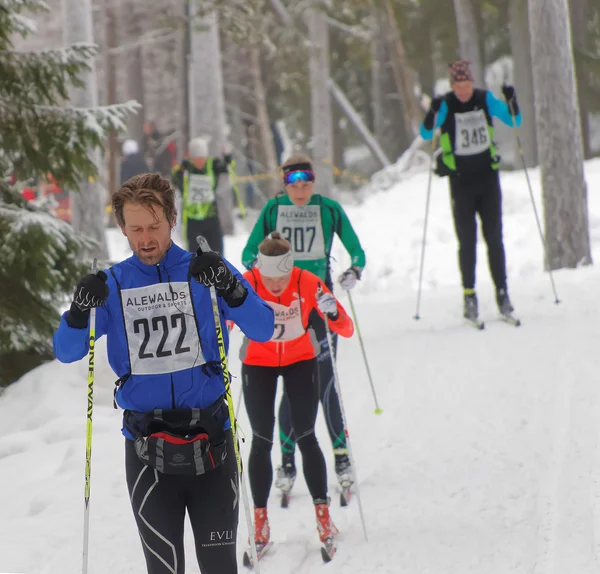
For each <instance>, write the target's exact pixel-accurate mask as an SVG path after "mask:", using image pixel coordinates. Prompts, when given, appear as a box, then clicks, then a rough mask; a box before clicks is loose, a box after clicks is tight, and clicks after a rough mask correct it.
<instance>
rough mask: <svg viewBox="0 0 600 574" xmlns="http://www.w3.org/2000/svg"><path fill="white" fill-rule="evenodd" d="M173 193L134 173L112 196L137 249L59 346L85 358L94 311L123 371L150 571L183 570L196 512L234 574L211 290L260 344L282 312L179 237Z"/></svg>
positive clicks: (203, 548)
mask: <svg viewBox="0 0 600 574" xmlns="http://www.w3.org/2000/svg"><path fill="white" fill-rule="evenodd" d="M174 196H175V190H174V189H173V187H172V186H171V184H170V183H169V181H168V180H167V179H164V178H163V177H161V176H160V175H159V174H142V175H139V176H135V177H133V178H131V179H129V180H128V181H126V182H125V183H124V184H123V185H122V186H121V188H120V189H119V190H118V191H117V192H116V193H115V194H114V195H113V199H112V207H113V213H114V214H115V217H116V220H117V223H118V224H119V226H120V227H121V231H122V232H123V234H124V235H125V236H126V237H127V239H128V241H129V245H130V246H131V249H132V250H133V252H134V254H133V256H132V257H130V258H129V259H126V260H125V261H122V262H121V263H118V264H116V265H114V266H113V267H111V268H110V269H107V270H106V271H100V272H98V274H96V275H95V274H90V275H87V276H86V277H84V278H83V279H81V281H80V282H79V284H78V285H77V287H76V288H75V292H74V296H73V302H72V305H71V308H70V310H69V311H67V312H66V313H65V314H64V315H63V317H62V320H61V322H60V325H59V327H58V330H57V331H56V333H55V335H54V350H55V353H56V356H57V358H58V359H59V360H60V361H62V362H64V363H70V362H73V361H78V360H79V359H81V358H83V357H84V356H85V355H86V354H87V352H88V336H89V315H90V309H92V308H96V313H97V314H96V336H97V337H101V336H102V335H106V336H107V347H108V359H109V362H110V365H111V367H112V369H113V370H114V372H115V373H116V375H117V376H118V377H119V380H118V381H117V383H118V390H117V391H116V393H115V399H116V404H118V405H119V406H120V407H121V408H123V409H124V416H123V434H124V435H125V437H126V440H125V470H126V477H127V485H128V488H129V495H130V498H131V505H132V508H133V512H134V517H135V520H136V522H137V526H138V529H139V534H140V538H141V542H142V547H143V550H144V554H145V557H146V565H147V569H148V574H182V573H183V572H184V549H183V534H184V519H185V513H186V510H187V513H188V515H189V518H190V522H191V525H192V529H193V532H194V538H195V543H196V555H197V558H198V564H199V566H200V571H201V572H202V573H203V574H236V573H237V571H238V570H237V565H236V537H237V524H238V501H239V493H238V476H237V464H236V458H235V455H234V448H233V440H232V433H231V429H230V421H229V416H228V407H227V404H226V401H225V395H224V392H225V388H224V382H223V372H222V369H221V363H220V360H219V358H220V355H219V348H218V344H217V337H216V329H215V323H214V318H213V313H212V305H211V298H210V292H209V287H210V286H214V287H215V288H216V292H217V294H218V304H219V311H220V314H221V317H222V320H223V321H225V320H231V321H234V322H235V323H236V324H237V325H238V326H239V327H240V328H241V329H242V331H243V332H244V333H245V334H246V336H247V337H248V338H250V339H252V340H254V341H260V342H264V341H268V340H269V339H270V338H271V337H272V335H273V331H274V315H273V310H272V309H271V307H270V306H269V305H267V304H266V303H265V302H263V301H262V300H261V299H260V298H259V297H258V296H257V295H256V293H255V292H254V290H253V289H252V287H250V285H249V284H248V282H247V281H246V280H245V279H243V277H242V276H241V275H240V273H239V272H238V271H237V270H236V269H235V268H233V267H232V266H231V265H230V264H229V263H228V262H227V261H225V260H224V259H223V258H222V257H221V255H220V254H218V253H215V252H205V253H200V254H196V255H194V254H192V253H189V252H187V251H184V250H183V249H181V248H180V247H178V246H176V245H175V244H174V243H173V242H172V241H171V232H172V229H173V227H174V225H175V219H176V215H177V213H176V210H175V203H174ZM224 337H225V345H226V346H227V345H228V339H227V331H226V330H225V332H224Z"/></svg>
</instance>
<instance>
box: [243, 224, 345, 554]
mask: <svg viewBox="0 0 600 574" xmlns="http://www.w3.org/2000/svg"><path fill="white" fill-rule="evenodd" d="M244 278H246V279H247V280H248V282H249V283H250V285H252V286H253V287H254V289H255V290H256V292H257V293H258V295H259V296H260V297H261V298H262V299H263V300H264V301H266V302H267V303H268V304H269V305H270V306H271V307H272V308H273V310H274V311H275V332H274V334H273V337H272V338H271V340H270V341H268V342H266V343H257V342H256V341H249V340H248V339H245V340H244V345H243V346H242V349H241V352H240V359H241V361H242V381H243V389H244V401H245V404H246V411H247V413H248V418H249V419H250V425H251V427H252V447H251V450H250V458H249V462H248V473H249V477H250V488H251V490H252V498H253V500H254V518H255V521H254V524H255V532H254V538H255V541H256V544H257V546H258V548H259V549H263V548H264V547H265V546H266V545H267V544H268V543H269V539H270V529H269V522H268V518H267V500H268V498H269V491H270V489H271V483H272V482H273V466H272V463H271V448H272V447H273V430H274V425H275V395H276V391H277V378H278V377H279V376H281V377H282V378H283V384H284V389H285V393H286V394H287V396H288V398H289V401H290V405H291V411H292V412H291V414H292V424H293V428H294V433H295V435H296V437H297V438H296V440H297V444H298V447H299V449H300V452H301V454H302V466H303V470H304V478H305V479H306V484H307V486H308V490H309V491H310V494H311V496H312V499H313V502H314V504H315V509H316V515H317V529H318V532H319V537H320V539H321V541H322V542H323V543H324V544H325V545H326V546H327V545H331V544H332V541H333V538H334V536H335V535H336V534H337V533H338V531H337V529H336V527H335V525H334V524H333V522H332V521H331V518H330V516H329V503H328V498H327V469H326V465H325V458H324V457H323V453H322V451H321V448H320V447H319V443H318V441H317V437H316V435H315V420H316V417H317V410H318V406H319V389H318V376H317V356H318V355H319V352H320V347H319V342H318V341H317V339H316V337H315V335H314V332H313V331H312V329H310V328H309V327H308V323H309V321H308V317H309V315H310V313H311V311H313V309H314V310H316V311H317V312H318V313H319V315H320V316H321V317H322V318H325V319H326V320H327V321H328V322H329V326H330V328H331V330H332V331H333V332H335V333H337V334H338V335H341V336H342V337H351V336H352V334H353V333H354V324H353V322H352V319H351V318H350V317H349V316H348V314H347V313H346V311H345V310H344V308H343V307H342V305H341V304H340V303H339V302H338V300H337V299H336V298H335V297H334V296H333V294H332V293H331V291H330V290H329V289H328V288H327V286H326V285H325V284H324V282H323V281H322V280H321V279H319V278H318V277H317V276H316V275H313V274H312V273H311V272H310V271H306V270H303V269H299V268H298V267H295V266H294V259H293V252H292V250H291V246H290V244H289V243H288V242H287V241H286V240H285V239H283V237H282V236H281V235H280V234H279V233H278V232H273V233H271V235H270V236H268V237H267V238H266V239H265V240H264V241H263V242H262V243H261V244H260V246H259V250H258V258H257V262H256V266H255V267H254V268H252V269H251V270H250V271H247V272H246V273H245V274H244Z"/></svg>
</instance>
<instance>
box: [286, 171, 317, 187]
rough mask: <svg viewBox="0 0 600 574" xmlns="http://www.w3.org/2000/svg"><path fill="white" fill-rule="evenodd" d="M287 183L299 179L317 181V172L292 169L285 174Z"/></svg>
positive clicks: (289, 183)
mask: <svg viewBox="0 0 600 574" xmlns="http://www.w3.org/2000/svg"><path fill="white" fill-rule="evenodd" d="M283 181H284V183H285V185H291V184H293V183H298V182H299V181H315V174H314V173H313V172H312V171H291V172H290V173H286V174H285V175H284V176H283Z"/></svg>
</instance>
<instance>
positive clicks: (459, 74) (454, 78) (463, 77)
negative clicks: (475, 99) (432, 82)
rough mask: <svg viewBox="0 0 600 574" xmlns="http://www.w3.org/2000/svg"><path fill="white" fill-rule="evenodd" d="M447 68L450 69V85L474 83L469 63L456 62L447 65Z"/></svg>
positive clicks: (465, 61)
mask: <svg viewBox="0 0 600 574" xmlns="http://www.w3.org/2000/svg"><path fill="white" fill-rule="evenodd" d="M448 67H449V68H450V83H452V84H454V83H455V82H473V81H474V79H473V74H472V72H471V62H469V61H468V60H458V62H454V63H453V64H448Z"/></svg>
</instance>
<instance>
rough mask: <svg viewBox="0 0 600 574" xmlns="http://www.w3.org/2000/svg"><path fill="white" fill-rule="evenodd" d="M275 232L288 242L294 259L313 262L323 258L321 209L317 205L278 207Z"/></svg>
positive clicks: (323, 244) (323, 240) (323, 243)
mask: <svg viewBox="0 0 600 574" xmlns="http://www.w3.org/2000/svg"><path fill="white" fill-rule="evenodd" d="M277 231H279V232H280V233H281V234H282V235H283V237H284V238H285V239H286V240H287V241H289V243H290V245H291V246H292V249H293V250H294V259H296V260H303V261H314V260H315V259H323V258H324V257H325V239H324V237H323V225H322V223H321V208H320V207H319V206H317V205H305V206H299V205H280V206H279V208H278V210H277Z"/></svg>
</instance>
